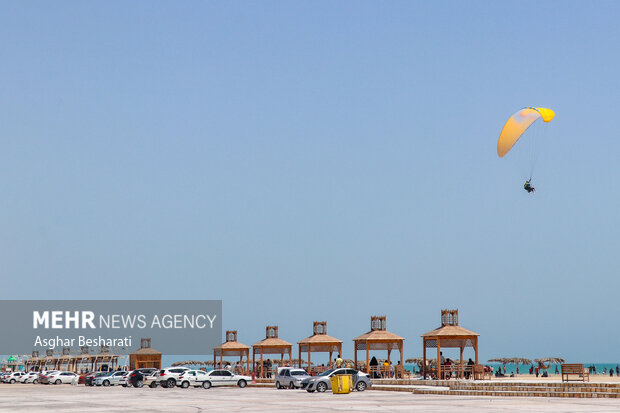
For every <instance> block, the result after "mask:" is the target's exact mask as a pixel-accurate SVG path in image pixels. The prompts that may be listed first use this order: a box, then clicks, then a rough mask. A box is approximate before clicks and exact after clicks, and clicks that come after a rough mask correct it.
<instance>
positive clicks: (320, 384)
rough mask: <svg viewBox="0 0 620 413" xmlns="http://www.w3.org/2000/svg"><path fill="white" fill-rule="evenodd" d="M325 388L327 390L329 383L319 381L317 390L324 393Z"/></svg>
mask: <svg viewBox="0 0 620 413" xmlns="http://www.w3.org/2000/svg"><path fill="white" fill-rule="evenodd" d="M325 390H327V384H325V383H323V382H322V381H321V382H319V383H317V385H316V391H318V392H319V393H323V392H324V391H325Z"/></svg>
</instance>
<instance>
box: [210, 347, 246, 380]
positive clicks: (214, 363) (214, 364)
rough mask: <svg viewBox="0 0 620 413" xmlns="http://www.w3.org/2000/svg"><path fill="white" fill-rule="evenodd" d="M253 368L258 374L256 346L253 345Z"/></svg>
mask: <svg viewBox="0 0 620 413" xmlns="http://www.w3.org/2000/svg"><path fill="white" fill-rule="evenodd" d="M214 365H215V363H214ZM252 370H254V374H256V347H252Z"/></svg>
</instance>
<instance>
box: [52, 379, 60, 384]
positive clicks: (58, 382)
mask: <svg viewBox="0 0 620 413" xmlns="http://www.w3.org/2000/svg"><path fill="white" fill-rule="evenodd" d="M60 383H62V381H60V379H56V381H55V382H54V384H60Z"/></svg>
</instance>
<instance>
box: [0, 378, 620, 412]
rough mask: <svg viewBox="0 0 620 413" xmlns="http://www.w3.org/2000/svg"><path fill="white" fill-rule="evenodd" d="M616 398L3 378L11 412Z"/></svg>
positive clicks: (543, 404) (1, 406) (433, 408)
mask: <svg viewBox="0 0 620 413" xmlns="http://www.w3.org/2000/svg"><path fill="white" fill-rule="evenodd" d="M618 406H619V403H618V400H617V399H559V398H555V399H554V398H514V397H513V398H499V397H494V398H491V397H457V396H434V395H413V394H410V393H405V392H386V391H365V392H362V393H358V392H353V393H351V394H348V395H334V394H331V393H322V394H319V393H308V392H305V391H303V390H276V389H272V388H249V387H248V388H245V389H239V388H236V387H228V388H212V389H209V390H204V389H202V388H197V389H179V388H177V389H162V388H157V389H149V388H142V389H134V388H131V389H128V388H123V387H108V388H103V387H84V386H76V387H73V386H70V385H58V386H55V385H49V386H47V385H33V384H12V385H9V384H1V385H0V411H11V412H128V411H141V412H296V411H297V412H326V411H333V412H344V411H347V412H379V411H380V412H446V413H447V412H451V413H452V412H502V411H506V412H511V413H513V412H528V413H532V412H593V413H599V412H618V411H619V410H620V408H619V407H618Z"/></svg>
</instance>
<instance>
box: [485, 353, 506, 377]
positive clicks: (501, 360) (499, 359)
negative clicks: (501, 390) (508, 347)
mask: <svg viewBox="0 0 620 413" xmlns="http://www.w3.org/2000/svg"><path fill="white" fill-rule="evenodd" d="M488 362H489V363H500V364H501V365H502V367H504V373H506V364H510V359H509V358H508V357H496V358H494V359H489V360H488ZM500 373H501V372H500Z"/></svg>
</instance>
